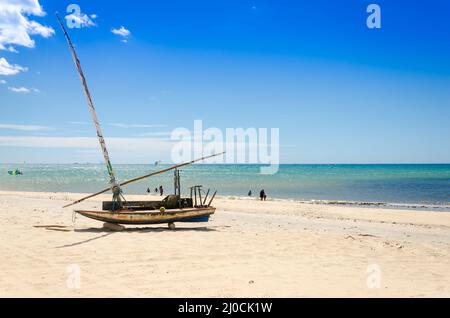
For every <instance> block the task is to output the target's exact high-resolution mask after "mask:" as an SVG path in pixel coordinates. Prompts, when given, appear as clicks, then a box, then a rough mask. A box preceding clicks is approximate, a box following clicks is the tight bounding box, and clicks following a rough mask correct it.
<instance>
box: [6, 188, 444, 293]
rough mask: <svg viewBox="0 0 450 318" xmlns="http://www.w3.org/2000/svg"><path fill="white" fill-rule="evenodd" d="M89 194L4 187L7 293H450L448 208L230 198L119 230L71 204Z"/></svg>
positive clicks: (95, 204)
mask: <svg viewBox="0 0 450 318" xmlns="http://www.w3.org/2000/svg"><path fill="white" fill-rule="evenodd" d="M81 196H82V195H81V194H73V193H72V194H70V193H25V192H0V219H1V224H2V228H1V232H0V233H1V234H0V235H1V240H0V255H1V260H0V297H14V296H22V297H81V296H83V297H102V296H106V297H207V296H210V297H211V296H212V297H315V296H324V297H334V296H342V297H398V296H405V297H430V296H437V297H450V213H448V212H420V211H416V212H413V211H399V210H385V209H382V208H364V207H346V206H329V205H319V204H306V203H300V202H295V201H267V202H259V201H256V200H232V199H225V198H220V199H217V200H215V205H216V206H217V211H216V214H214V215H213V217H212V219H211V221H210V222H209V223H197V224H195V223H193V224H190V223H184V224H183V223H179V224H177V230H176V231H169V230H168V229H167V226H145V227H132V226H127V230H125V231H123V232H110V231H107V230H104V229H102V223H100V222H97V221H93V220H90V219H87V218H84V217H81V216H78V217H77V218H76V220H75V223H73V222H72V212H71V210H70V209H62V208H61V207H62V206H63V205H64V204H65V203H68V202H69V201H70V200H74V199H77V198H80V197H81ZM144 197H145V198H148V196H129V197H127V198H128V199H142V198H144ZM103 198H104V199H106V200H107V199H109V196H105V197H103ZM103 198H97V199H96V200H93V201H89V202H86V203H83V204H81V205H80V207H90V208H98V207H99V206H100V202H99V200H100V199H103ZM44 225H59V226H62V227H53V228H45V227H35V226H44ZM78 274H79V275H78ZM78 277H79V279H78ZM78 287H79V288H78Z"/></svg>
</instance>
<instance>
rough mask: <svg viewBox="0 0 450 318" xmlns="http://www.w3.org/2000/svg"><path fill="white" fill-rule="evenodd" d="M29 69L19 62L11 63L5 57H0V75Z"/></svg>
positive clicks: (14, 73)
mask: <svg viewBox="0 0 450 318" xmlns="http://www.w3.org/2000/svg"><path fill="white" fill-rule="evenodd" d="M27 70H28V69H27V68H26V67H23V66H20V65H17V64H9V62H8V61H7V60H6V59H5V58H4V57H0V75H16V74H18V73H20V72H26V71H27Z"/></svg>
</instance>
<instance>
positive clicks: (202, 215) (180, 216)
mask: <svg viewBox="0 0 450 318" xmlns="http://www.w3.org/2000/svg"><path fill="white" fill-rule="evenodd" d="M215 210H216V208H214V207H204V208H186V209H170V210H166V211H165V212H160V211H130V210H119V211H85V210H77V211H75V212H76V213H78V214H81V215H83V216H85V217H88V218H90V219H94V220H97V221H102V222H107V223H114V224H162V223H174V222H207V221H208V220H209V216H210V215H211V214H214V212H215Z"/></svg>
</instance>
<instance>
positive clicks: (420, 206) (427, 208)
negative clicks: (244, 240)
mask: <svg viewBox="0 0 450 318" xmlns="http://www.w3.org/2000/svg"><path fill="white" fill-rule="evenodd" d="M8 193H9V194H12V195H14V194H17V193H30V194H31V193H54V194H67V193H70V194H72V195H75V194H79V195H80V196H86V195H88V194H89V193H85V192H60V191H16V190H13V191H9V190H0V194H5V195H6V194H8ZM106 195H107V194H106ZM126 196H142V197H151V198H153V199H155V198H161V199H162V198H164V197H165V196H166V195H164V196H162V197H161V196H160V195H158V194H154V193H153V192H152V193H150V194H128V195H126ZM216 199H226V200H241V201H260V199H259V197H256V196H252V197H248V196H238V195H217V196H216ZM267 201H274V202H297V203H301V204H311V205H329V206H348V207H368V208H383V209H389V210H410V211H423V212H433V211H434V212H450V202H449V204H424V203H399V202H376V201H355V200H348V201H347V200H327V199H309V200H308V199H294V198H280V197H269V198H268V199H267Z"/></svg>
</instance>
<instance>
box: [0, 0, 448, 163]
mask: <svg viewBox="0 0 450 318" xmlns="http://www.w3.org/2000/svg"><path fill="white" fill-rule="evenodd" d="M5 1H9V0H5ZM17 2H18V3H19V4H20V3H22V4H23V6H24V8H25V9H21V8H17V10H18V11H17V12H19V13H20V12H21V14H23V16H25V17H26V18H27V19H29V21H36V22H37V23H39V25H41V26H42V27H46V28H48V29H42V28H39V29H34V31H33V29H30V28H28V29H26V30H25V31H26V32H27V34H28V35H29V37H30V38H31V39H32V40H34V41H35V43H34V45H30V44H29V43H28V44H27V43H25V42H20V41H16V42H15V44H14V43H13V44H11V42H8V41H12V40H8V39H5V33H4V34H3V40H2V36H1V35H0V45H1V44H2V43H3V46H4V49H2V50H1V49H0V59H1V58H3V59H4V60H5V61H7V63H8V65H9V66H11V65H12V68H13V69H14V67H16V68H15V69H19V68H20V67H21V68H22V69H23V70H22V71H20V70H18V73H17V74H14V75H5V74H4V73H5V70H4V71H3V74H4V75H0V81H2V84H0V162H23V161H26V162H61V163H64V162H100V161H101V160H102V158H101V154H100V150H99V148H98V145H97V144H96V143H95V142H96V141H95V140H94V139H93V138H94V137H95V131H94V128H93V126H92V123H91V119H90V115H89V111H88V108H87V105H86V101H85V97H84V95H83V91H82V89H81V86H80V82H79V78H78V75H77V73H76V71H75V68H74V65H73V62H72V60H71V56H70V52H69V50H68V47H67V45H66V43H65V40H64V37H63V34H62V32H61V30H60V28H59V26H58V25H57V21H56V19H55V17H54V15H53V13H54V12H55V11H58V12H59V13H60V14H61V15H63V16H64V15H66V14H67V13H65V12H66V7H67V5H69V4H71V3H75V4H78V5H79V6H80V8H81V11H82V13H83V14H86V15H87V16H88V17H91V18H90V19H91V21H92V23H93V24H95V25H92V26H89V27H88V26H86V27H83V28H80V29H69V34H70V36H71V38H72V41H73V42H74V44H75V46H76V49H77V53H78V55H79V58H80V61H81V64H82V66H83V69H84V71H85V75H86V77H87V80H88V84H89V86H90V89H91V93H92V96H93V100H94V104H95V105H96V108H97V112H98V116H99V119H100V122H101V124H102V127H103V130H104V134H105V138H106V142H107V143H108V146H109V148H110V155H111V158H112V161H113V163H114V162H117V163H119V162H120V163H147V162H153V161H154V160H160V159H163V160H166V161H168V160H169V159H170V147H169V145H168V144H167V142H166V139H167V138H168V133H170V131H172V130H173V129H174V128H176V127H186V128H188V129H193V121H194V120H196V119H201V120H203V124H204V126H205V127H218V128H220V129H223V130H224V129H225V128H228V127H230V128H233V127H244V128H247V127H255V128H272V127H273V128H279V129H280V144H281V146H280V160H281V162H282V163H422V162H424V163H436V162H438V163H448V162H450V141H449V138H448V137H449V136H450V125H449V124H448V122H449V119H450V58H449V56H450V25H449V24H448V19H449V17H450V2H448V1H445V0H432V1H409V2H405V1H400V0H390V1H376V0H373V1H360V0H342V1H331V0H329V1H325V0H318V1H263V0H254V1H247V0H240V1H233V0H227V1H218V0H217V1H215V0H214V1H213V0H209V1H195V0H192V1H170V2H166V1H158V2H157V1H146V2H145V3H144V2H143V1H133V0H130V1H127V2H126V3H124V2H114V3H111V2H109V3H108V4H107V2H104V1H95V2H94V1H75V0H71V1H56V0H39V4H40V5H41V6H42V9H43V10H42V11H45V12H46V13H47V14H46V15H45V16H44V15H43V14H37V15H35V14H32V13H30V12H32V10H29V9H28V11H27V9H26V8H27V7H26V6H27V5H28V6H29V5H30V3H34V2H35V0H18V1H17ZM370 3H377V4H379V5H380V7H381V23H382V27H381V29H369V28H367V26H366V19H367V17H368V15H369V14H368V13H367V12H366V7H367V6H368V5H369V4H370ZM0 10H1V5H0ZM0 12H1V11H0ZM17 12H16V13H17ZM92 15H94V16H93V17H92ZM2 18H3V19H5V15H3V16H2V15H1V14H0V22H1V19H2ZM8 21H9V20H8ZM0 25H2V24H1V23H0ZM3 25H4V24H3ZM121 26H123V27H124V28H125V29H127V30H129V31H130V34H129V35H128V36H120V35H118V34H113V32H111V31H112V29H113V28H114V29H117V30H118V29H119V28H120V27H121ZM51 29H52V30H53V31H54V33H52V32H51ZM0 34H1V27H0ZM17 38H19V37H17ZM124 40H126V41H124ZM2 41H3V42H2ZM0 47H1V46H0ZM10 47H12V48H13V49H9V48H10ZM13 50H15V51H17V52H11V51H13ZM25 68H26V70H25ZM8 69H9V70H10V69H11V68H8ZM0 74H2V73H1V69H0ZM3 81H4V82H5V83H3ZM24 90H26V91H24Z"/></svg>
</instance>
